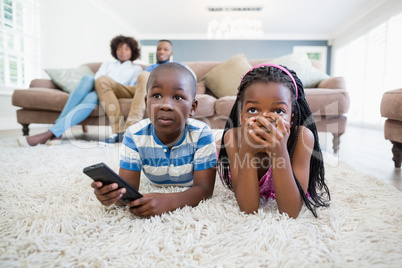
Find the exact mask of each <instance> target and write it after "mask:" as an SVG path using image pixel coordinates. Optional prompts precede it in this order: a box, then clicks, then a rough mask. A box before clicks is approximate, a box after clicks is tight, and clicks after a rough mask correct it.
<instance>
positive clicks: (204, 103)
mask: <svg viewBox="0 0 402 268" xmlns="http://www.w3.org/2000/svg"><path fill="white" fill-rule="evenodd" d="M195 98H196V99H197V100H198V107H197V111H196V112H195V115H194V118H197V117H208V116H213V115H214V114H215V102H216V98H214V97H212V96H211V95H207V94H197V95H196V96H195Z"/></svg>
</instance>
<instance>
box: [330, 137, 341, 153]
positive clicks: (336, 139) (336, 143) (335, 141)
mask: <svg viewBox="0 0 402 268" xmlns="http://www.w3.org/2000/svg"><path fill="white" fill-rule="evenodd" d="M342 134H343V133H340V134H339V133H332V135H333V136H334V137H333V139H332V148H333V149H334V153H337V152H338V150H339V143H340V142H341V140H340V137H341V135H342Z"/></svg>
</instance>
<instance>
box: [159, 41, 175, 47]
mask: <svg viewBox="0 0 402 268" xmlns="http://www.w3.org/2000/svg"><path fill="white" fill-rule="evenodd" d="M161 42H168V43H169V44H170V45H171V46H172V47H173V44H172V42H171V41H170V40H167V39H161V40H159V41H158V44H159V43H161Z"/></svg>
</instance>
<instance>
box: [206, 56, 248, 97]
mask: <svg viewBox="0 0 402 268" xmlns="http://www.w3.org/2000/svg"><path fill="white" fill-rule="evenodd" d="M251 67H252V66H251V65H250V63H249V62H248V61H247V59H246V56H245V55H243V54H238V55H235V56H233V57H232V58H230V59H228V60H227V61H224V62H222V63H221V64H219V65H218V66H216V67H215V68H213V69H212V70H210V71H209V72H208V73H206V74H205V76H204V77H203V78H202V79H201V80H202V81H205V86H206V87H207V88H209V89H210V90H211V91H212V93H214V94H215V96H217V97H218V98H221V97H225V96H232V95H236V94H237V88H238V87H239V84H240V80H241V78H242V76H243V75H244V74H245V73H246V72H247V71H248V70H249V69H250V68H251Z"/></svg>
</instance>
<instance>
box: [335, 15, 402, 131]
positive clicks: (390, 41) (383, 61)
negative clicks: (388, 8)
mask: <svg viewBox="0 0 402 268" xmlns="http://www.w3.org/2000/svg"><path fill="white" fill-rule="evenodd" d="M401 32H402V13H399V14H398V15H395V16H393V17H391V18H389V19H388V20H387V21H385V22H384V23H382V24H380V25H378V26H377V27H375V28H373V29H371V30H370V31H369V32H367V33H365V34H364V35H362V36H360V37H358V38H356V39H355V40H353V41H351V42H349V43H347V44H346V45H344V46H341V47H339V48H337V49H335V50H334V76H343V77H344V78H345V80H346V85H347V89H348V92H349V94H350V99H351V106H350V110H349V114H348V120H349V121H350V122H354V123H360V124H365V125H373V126H380V125H381V124H382V122H383V120H384V119H382V118H381V114H380V104H381V98H382V95H383V93H384V92H385V91H388V90H392V89H397V88H400V87H401V83H400V61H401V59H402V50H401V49H400V48H401V47H402V35H401Z"/></svg>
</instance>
